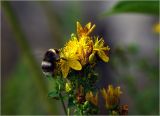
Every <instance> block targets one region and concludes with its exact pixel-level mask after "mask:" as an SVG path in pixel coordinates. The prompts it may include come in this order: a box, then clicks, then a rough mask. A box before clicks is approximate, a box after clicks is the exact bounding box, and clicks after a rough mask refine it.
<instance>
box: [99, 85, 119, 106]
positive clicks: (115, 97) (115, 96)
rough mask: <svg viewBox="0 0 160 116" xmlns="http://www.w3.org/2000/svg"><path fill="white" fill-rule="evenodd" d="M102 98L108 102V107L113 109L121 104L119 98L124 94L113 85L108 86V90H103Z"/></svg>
mask: <svg viewBox="0 0 160 116" xmlns="http://www.w3.org/2000/svg"><path fill="white" fill-rule="evenodd" d="M101 93H102V96H103V98H104V99H105V101H106V107H107V108H108V109H112V108H113V107H114V106H116V105H118V103H119V96H120V94H121V93H122V92H121V91H120V87H116V88H113V86H112V85H109V86H108V89H107V90H105V89H104V88H103V89H102V90H101Z"/></svg>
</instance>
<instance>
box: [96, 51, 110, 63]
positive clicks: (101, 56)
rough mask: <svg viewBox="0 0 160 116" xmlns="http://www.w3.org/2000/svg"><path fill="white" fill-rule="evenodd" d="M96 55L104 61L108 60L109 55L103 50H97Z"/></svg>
mask: <svg viewBox="0 0 160 116" xmlns="http://www.w3.org/2000/svg"><path fill="white" fill-rule="evenodd" d="M98 56H99V57H100V58H101V59H102V60H103V61H104V62H108V61H109V57H108V56H107V55H106V54H105V52H104V51H98Z"/></svg>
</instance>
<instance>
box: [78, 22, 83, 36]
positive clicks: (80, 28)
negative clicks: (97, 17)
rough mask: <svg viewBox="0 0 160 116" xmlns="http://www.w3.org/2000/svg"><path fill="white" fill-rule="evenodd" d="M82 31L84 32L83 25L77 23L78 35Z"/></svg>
mask: <svg viewBox="0 0 160 116" xmlns="http://www.w3.org/2000/svg"><path fill="white" fill-rule="evenodd" d="M81 30H83V28H82V26H81V24H80V23H79V22H78V21H77V33H78V34H79V33H80V31H81Z"/></svg>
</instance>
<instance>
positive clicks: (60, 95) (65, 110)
mask: <svg viewBox="0 0 160 116" xmlns="http://www.w3.org/2000/svg"><path fill="white" fill-rule="evenodd" d="M59 97H60V99H61V103H62V106H63V109H64V112H65V114H66V115H67V109H66V106H65V104H64V101H63V97H62V94H61V92H60V93H59Z"/></svg>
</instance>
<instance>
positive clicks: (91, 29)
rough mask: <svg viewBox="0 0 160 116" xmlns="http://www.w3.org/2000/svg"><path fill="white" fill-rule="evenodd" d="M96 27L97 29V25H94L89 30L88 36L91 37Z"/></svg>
mask: <svg viewBox="0 0 160 116" xmlns="http://www.w3.org/2000/svg"><path fill="white" fill-rule="evenodd" d="M95 27H96V25H93V26H92V27H91V28H90V29H89V30H88V32H87V35H89V34H90V33H91V32H92V31H93V30H94V28H95Z"/></svg>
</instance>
